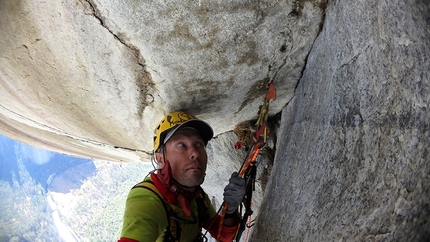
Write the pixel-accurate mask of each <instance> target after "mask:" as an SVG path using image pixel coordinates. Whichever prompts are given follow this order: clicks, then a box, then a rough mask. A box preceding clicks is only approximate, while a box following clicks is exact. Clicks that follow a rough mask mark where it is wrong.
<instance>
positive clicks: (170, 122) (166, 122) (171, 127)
mask: <svg viewBox="0 0 430 242" xmlns="http://www.w3.org/2000/svg"><path fill="white" fill-rule="evenodd" d="M184 127H192V128H195V129H196V130H197V131H198V132H199V134H200V135H201V136H202V138H203V140H204V142H205V145H206V144H207V143H208V141H209V140H210V139H212V137H213V130H212V127H211V126H210V125H209V124H208V123H206V122H205V121H202V120H200V119H198V118H197V117H196V116H194V115H191V114H188V113H185V112H182V111H179V112H173V113H169V114H167V115H166V116H164V118H163V119H162V120H161V122H160V123H159V124H158V126H157V127H156V128H155V133H154V151H157V150H158V149H159V148H160V147H161V146H162V145H163V144H165V143H166V142H167V140H168V139H169V138H170V137H172V135H173V134H174V133H175V132H176V131H177V130H178V129H179V128H184Z"/></svg>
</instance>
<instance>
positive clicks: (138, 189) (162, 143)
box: [118, 112, 245, 242]
mask: <svg viewBox="0 0 430 242" xmlns="http://www.w3.org/2000/svg"><path fill="white" fill-rule="evenodd" d="M212 137H213V130H212V128H211V126H210V125H209V124H207V123H206V122H204V121H202V120H199V119H197V118H196V117H195V116H193V115H190V114H187V113H184V112H173V113H170V114H168V115H166V116H165V117H164V118H163V120H162V121H161V122H160V123H159V125H158V126H157V128H156V129H155V136H154V153H153V159H154V160H155V162H156V163H157V165H158V166H159V167H158V169H157V170H155V171H154V172H151V173H150V174H149V175H148V176H147V177H146V178H145V179H144V181H143V182H141V183H139V184H137V185H136V186H134V187H133V188H132V189H131V190H130V192H129V195H128V197H127V201H126V205H125V212H124V220H123V227H122V232H121V237H120V239H119V240H118V242H131V241H204V239H205V238H204V235H203V234H202V231H201V230H202V228H204V229H206V230H207V231H208V232H209V233H210V234H211V236H212V237H214V238H220V239H219V240H220V241H232V239H233V237H234V235H235V233H236V230H237V227H238V224H239V222H240V215H239V213H238V206H239V204H240V203H241V201H242V199H243V196H244V195H245V180H244V179H243V178H240V177H238V174H237V173H236V172H235V173H233V174H232V176H231V178H230V179H229V184H228V185H227V186H226V187H225V189H224V194H223V195H224V201H225V202H226V203H227V204H228V207H227V213H226V215H225V216H224V222H223V223H222V222H221V221H222V218H221V216H220V215H219V214H217V212H216V211H215V209H214V208H213V206H212V205H211V202H210V199H209V197H208V195H207V194H206V193H205V192H204V191H203V189H202V188H201V186H200V185H201V184H202V183H203V180H204V178H205V175H206V173H205V172H206V166H207V153H206V145H207V143H208V141H209V140H210V139H211V138H212ZM220 223H221V224H220ZM220 227H221V229H219V228H220ZM218 233H220V236H219V237H218Z"/></svg>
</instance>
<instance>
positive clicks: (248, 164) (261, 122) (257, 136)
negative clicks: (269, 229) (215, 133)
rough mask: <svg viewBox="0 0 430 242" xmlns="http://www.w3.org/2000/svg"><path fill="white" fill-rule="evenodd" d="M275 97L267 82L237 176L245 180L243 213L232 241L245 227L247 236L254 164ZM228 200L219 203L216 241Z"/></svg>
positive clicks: (265, 139) (264, 142)
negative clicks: (270, 104) (271, 102)
mask: <svg viewBox="0 0 430 242" xmlns="http://www.w3.org/2000/svg"><path fill="white" fill-rule="evenodd" d="M275 99H276V90H275V86H274V85H273V83H269V84H268V90H267V92H266V94H265V95H264V97H263V104H262V105H261V106H260V108H259V111H258V119H257V122H256V124H255V125H256V129H255V130H256V131H255V132H250V134H251V137H250V140H251V141H252V143H253V145H252V148H251V150H250V151H249V153H248V155H247V157H246V159H245V160H244V162H243V163H242V167H241V169H240V171H239V177H243V178H244V179H245V181H246V183H245V186H246V193H245V197H244V199H243V200H242V203H243V204H244V207H245V213H244V215H243V218H242V219H241V222H240V224H239V227H238V229H237V231H236V235H235V237H234V239H233V241H239V240H240V237H241V235H242V233H243V231H244V230H245V227H247V228H248V230H247V232H246V236H245V241H246V240H247V238H248V234H249V229H250V227H252V225H251V215H252V213H253V211H252V210H251V201H252V191H253V190H254V184H255V176H256V172H257V170H256V166H257V164H258V162H259V159H260V158H261V156H262V154H263V152H262V150H263V148H264V146H265V145H266V141H267V119H268V117H269V101H270V100H275ZM240 147H242V142H238V143H236V144H235V149H240ZM227 207H228V202H224V203H223V204H222V205H221V208H220V209H221V214H220V216H221V221H220V225H219V231H218V238H217V241H220V236H221V230H222V227H223V226H224V218H225V214H226V211H227ZM241 210H242V204H241Z"/></svg>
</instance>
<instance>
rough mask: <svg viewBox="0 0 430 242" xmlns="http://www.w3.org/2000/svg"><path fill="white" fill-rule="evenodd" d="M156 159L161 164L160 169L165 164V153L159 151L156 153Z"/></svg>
mask: <svg viewBox="0 0 430 242" xmlns="http://www.w3.org/2000/svg"><path fill="white" fill-rule="evenodd" d="M155 160H156V161H157V163H158V165H159V166H160V169H161V168H163V166H164V156H163V153H161V152H157V153H155Z"/></svg>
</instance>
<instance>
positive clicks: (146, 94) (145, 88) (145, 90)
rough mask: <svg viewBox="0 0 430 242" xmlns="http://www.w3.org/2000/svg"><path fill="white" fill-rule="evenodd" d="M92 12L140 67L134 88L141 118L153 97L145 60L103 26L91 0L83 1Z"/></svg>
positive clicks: (135, 48) (133, 48)
mask: <svg viewBox="0 0 430 242" xmlns="http://www.w3.org/2000/svg"><path fill="white" fill-rule="evenodd" d="M85 1H86V2H87V3H88V5H89V6H90V8H91V10H92V16H93V17H94V18H96V19H97V20H98V21H99V22H100V25H101V26H102V27H103V28H105V29H106V30H107V31H108V32H109V33H111V34H112V35H113V36H114V38H115V39H116V40H118V41H119V42H120V43H121V44H123V45H124V46H125V47H127V48H128V49H129V50H130V51H131V52H132V53H133V54H134V56H135V58H136V60H137V64H138V65H139V66H141V68H142V72H140V73H139V75H138V76H137V79H136V86H137V87H138V92H139V100H141V102H140V105H139V107H138V110H139V112H138V113H139V116H140V117H141V118H142V116H143V111H144V109H145V107H146V106H148V105H150V104H151V103H153V102H154V96H153V95H152V94H151V93H152V90H153V89H154V88H155V85H154V83H153V81H152V77H151V74H150V72H148V71H147V70H146V68H147V66H146V65H145V59H144V58H143V56H142V54H141V52H140V50H139V48H138V47H136V46H134V45H132V44H130V43H127V42H126V41H125V40H124V39H123V38H121V37H120V36H119V35H118V34H115V33H114V31H112V30H111V29H109V27H108V26H107V25H106V24H105V21H104V17H103V16H101V13H100V10H99V9H98V8H97V6H96V4H95V3H94V1H92V0H85Z"/></svg>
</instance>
